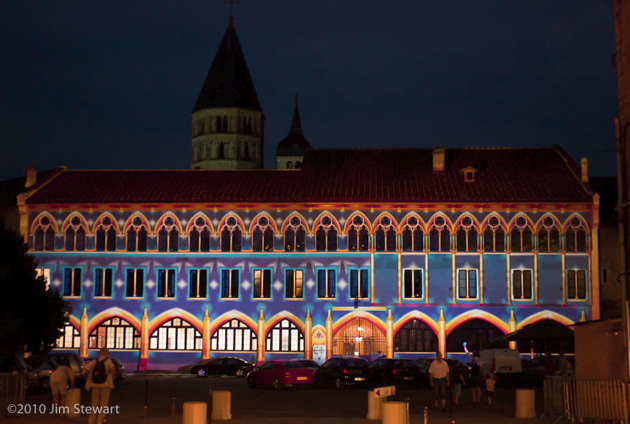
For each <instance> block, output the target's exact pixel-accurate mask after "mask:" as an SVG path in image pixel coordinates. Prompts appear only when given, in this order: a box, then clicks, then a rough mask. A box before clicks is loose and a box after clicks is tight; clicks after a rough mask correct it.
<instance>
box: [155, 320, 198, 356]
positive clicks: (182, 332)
mask: <svg viewBox="0 0 630 424" xmlns="http://www.w3.org/2000/svg"><path fill="white" fill-rule="evenodd" d="M201 346H202V337H201V333H200V332H199V331H198V330H197V329H196V328H195V327H193V326H192V325H191V324H190V323H189V322H188V321H185V320H183V319H181V318H173V319H172V320H169V321H166V322H165V323H164V324H162V325H160V326H159V327H158V328H157V329H156V330H155V331H154V332H153V334H151V338H150V339H149V349H151V350H201Z"/></svg>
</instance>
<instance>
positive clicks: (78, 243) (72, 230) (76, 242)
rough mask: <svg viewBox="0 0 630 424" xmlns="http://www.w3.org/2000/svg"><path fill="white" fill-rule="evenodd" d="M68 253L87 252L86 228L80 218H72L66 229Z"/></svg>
mask: <svg viewBox="0 0 630 424" xmlns="http://www.w3.org/2000/svg"><path fill="white" fill-rule="evenodd" d="M65 244H66V251H68V252H73V251H78V252H82V251H84V250H85V228H84V227H83V224H82V223H81V219H80V218H79V217H78V216H74V217H72V219H71V220H70V224H69V225H68V227H67V228H66V243H65Z"/></svg>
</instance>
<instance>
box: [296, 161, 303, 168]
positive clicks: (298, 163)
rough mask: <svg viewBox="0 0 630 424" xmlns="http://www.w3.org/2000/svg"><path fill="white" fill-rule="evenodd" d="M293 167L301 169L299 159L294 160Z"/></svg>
mask: <svg viewBox="0 0 630 424" xmlns="http://www.w3.org/2000/svg"><path fill="white" fill-rule="evenodd" d="M295 169H302V162H300V161H299V160H298V161H296V162H295Z"/></svg>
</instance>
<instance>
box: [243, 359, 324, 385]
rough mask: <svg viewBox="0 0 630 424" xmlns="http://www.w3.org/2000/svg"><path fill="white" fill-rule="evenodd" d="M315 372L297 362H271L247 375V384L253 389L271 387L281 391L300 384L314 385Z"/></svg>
mask: <svg viewBox="0 0 630 424" xmlns="http://www.w3.org/2000/svg"><path fill="white" fill-rule="evenodd" d="M314 383H315V377H314V375H313V371H312V370H310V369H308V368H306V367H304V365H302V364H300V363H299V362H296V361H269V362H265V363H264V364H263V365H262V366H261V367H260V368H258V369H256V370H254V371H252V372H250V373H249V374H248V375H247V384H248V385H249V387H251V388H252V389H253V388H254V387H257V386H271V387H273V388H274V389H280V388H281V387H285V386H296V385H298V384H306V385H313V384H314Z"/></svg>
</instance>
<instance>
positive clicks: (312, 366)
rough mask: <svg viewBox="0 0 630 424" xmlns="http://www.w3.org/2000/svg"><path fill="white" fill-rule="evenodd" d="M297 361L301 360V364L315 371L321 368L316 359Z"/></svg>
mask: <svg viewBox="0 0 630 424" xmlns="http://www.w3.org/2000/svg"><path fill="white" fill-rule="evenodd" d="M297 362H299V363H300V364H302V365H304V366H305V367H306V368H308V369H310V370H311V371H313V372H315V371H317V370H318V369H319V364H318V363H317V362H315V361H312V360H310V359H298V360H297Z"/></svg>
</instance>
